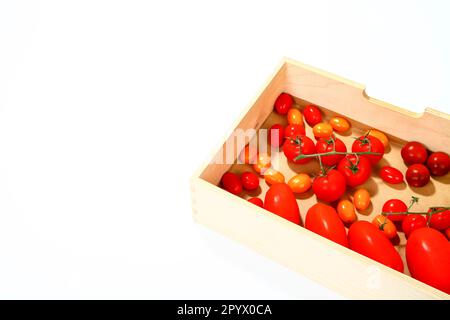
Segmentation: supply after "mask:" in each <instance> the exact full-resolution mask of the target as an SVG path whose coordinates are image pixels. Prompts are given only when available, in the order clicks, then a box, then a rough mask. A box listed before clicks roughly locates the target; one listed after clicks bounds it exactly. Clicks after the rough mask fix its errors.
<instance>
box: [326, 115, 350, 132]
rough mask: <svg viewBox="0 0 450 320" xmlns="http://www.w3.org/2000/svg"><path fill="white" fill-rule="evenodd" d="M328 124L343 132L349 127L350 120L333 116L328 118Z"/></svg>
mask: <svg viewBox="0 0 450 320" xmlns="http://www.w3.org/2000/svg"><path fill="white" fill-rule="evenodd" d="M330 125H331V126H332V127H333V129H334V130H336V131H337V132H345V131H347V130H348V129H350V122H348V121H347V119H345V118H342V117H333V118H331V119H330Z"/></svg>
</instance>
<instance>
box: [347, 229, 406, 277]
mask: <svg viewBox="0 0 450 320" xmlns="http://www.w3.org/2000/svg"><path fill="white" fill-rule="evenodd" d="M348 243H349V245H350V249H352V250H353V251H356V252H358V253H360V254H362V255H364V256H366V257H368V258H371V259H373V260H375V261H378V262H379V263H382V264H384V265H386V266H388V267H390V268H392V269H394V270H397V271H399V272H403V261H402V258H401V257H400V254H399V253H398V252H397V250H396V249H395V247H394V246H393V245H392V243H391V242H390V241H389V240H388V238H387V237H385V235H384V234H383V232H381V231H380V230H378V228H377V227H375V226H374V225H373V224H372V223H370V222H368V221H356V222H354V223H353V224H352V225H351V227H350V229H349V230H348Z"/></svg>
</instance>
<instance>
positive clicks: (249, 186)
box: [241, 172, 259, 191]
mask: <svg viewBox="0 0 450 320" xmlns="http://www.w3.org/2000/svg"><path fill="white" fill-rule="evenodd" d="M241 183H242V187H244V189H245V190H247V191H252V190H256V189H258V187H259V178H258V176H257V175H256V174H254V173H253V172H244V173H242V174H241Z"/></svg>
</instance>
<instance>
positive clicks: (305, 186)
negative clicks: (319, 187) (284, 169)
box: [288, 173, 311, 193]
mask: <svg viewBox="0 0 450 320" xmlns="http://www.w3.org/2000/svg"><path fill="white" fill-rule="evenodd" d="M288 186H289V188H291V190H292V192H294V193H303V192H306V191H308V190H309V188H311V177H310V176H309V175H307V174H306V173H299V174H297V175H295V176H293V177H292V178H291V179H289V181H288Z"/></svg>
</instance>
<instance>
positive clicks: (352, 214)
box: [221, 93, 450, 294]
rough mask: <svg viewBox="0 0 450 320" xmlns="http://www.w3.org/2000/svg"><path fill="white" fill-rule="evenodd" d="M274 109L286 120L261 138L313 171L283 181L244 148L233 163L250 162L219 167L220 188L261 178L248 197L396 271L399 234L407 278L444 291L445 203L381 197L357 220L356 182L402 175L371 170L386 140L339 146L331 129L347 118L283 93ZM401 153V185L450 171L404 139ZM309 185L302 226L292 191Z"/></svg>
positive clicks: (369, 136)
mask: <svg viewBox="0 0 450 320" xmlns="http://www.w3.org/2000/svg"><path fill="white" fill-rule="evenodd" d="M274 111H275V112H277V113H278V114H280V115H285V116H286V117H287V123H288V124H287V126H283V125H281V124H274V125H273V126H272V127H271V128H270V129H269V133H268V140H269V143H270V144H271V145H272V146H273V147H277V148H280V149H281V150H282V154H284V156H285V157H286V158H287V160H288V162H290V163H295V164H300V165H302V164H306V163H308V162H310V161H318V163H319V165H320V169H319V172H317V173H315V174H314V176H310V175H309V174H307V173H298V174H295V175H294V176H293V177H291V178H290V179H289V180H288V181H286V180H285V177H284V175H283V173H281V172H279V171H277V170H275V168H274V167H273V166H272V164H271V158H270V156H269V155H268V154H266V153H263V154H261V153H258V152H257V151H256V150H254V149H252V148H251V146H250V145H247V146H246V147H245V149H244V150H243V151H242V152H241V154H240V155H239V160H240V163H245V164H252V166H253V171H247V172H244V173H242V174H240V175H237V174H235V173H232V172H226V173H225V174H224V175H223V176H222V179H221V186H222V187H223V188H224V189H225V190H227V191H229V192H231V193H233V194H235V195H240V194H241V193H242V192H243V190H246V191H249V192H252V191H253V190H256V189H258V187H259V183H260V177H263V178H264V180H265V182H266V183H267V184H268V185H269V186H270V187H269V189H268V190H267V192H266V194H265V196H264V200H263V199H261V198H257V197H252V198H249V199H248V201H249V202H251V203H253V204H255V205H257V206H260V207H262V208H264V209H266V210H268V211H270V212H272V213H274V214H276V215H278V216H280V217H283V218H285V219H287V220H289V221H290V222H292V223H295V224H297V225H299V226H304V227H305V228H306V229H308V230H310V231H312V232H315V233H317V234H319V235H321V236H323V237H325V238H327V239H329V240H331V241H334V242H336V243H338V244H340V245H342V246H344V247H347V248H349V249H351V250H354V251H356V252H358V253H360V254H362V255H365V256H367V257H369V258H371V259H373V260H376V261H378V262H380V263H382V264H384V265H386V266H388V267H391V268H393V269H395V270H397V271H399V272H403V271H404V265H403V260H402V258H401V256H400V254H399V252H398V251H397V249H396V247H395V246H394V244H395V239H396V238H397V239H398V232H404V234H405V237H406V238H407V243H406V251H405V253H406V262H407V265H408V269H409V272H410V274H411V276H412V277H414V278H416V279H418V280H420V281H422V282H424V283H427V284H429V285H431V286H433V287H435V288H437V289H440V290H442V291H444V292H446V293H449V294H450V242H449V241H448V239H450V207H446V206H447V205H448V204H437V206H436V207H430V208H429V209H428V210H427V211H424V212H418V211H414V210H413V209H412V208H413V206H414V205H415V204H416V203H417V202H418V198H417V197H412V199H411V201H410V203H408V204H406V203H405V202H404V201H402V200H400V199H396V198H392V199H386V202H385V203H384V205H383V208H382V210H381V212H379V214H378V215H376V216H375V217H374V218H373V220H372V223H370V222H368V221H358V216H357V213H356V211H358V212H364V210H366V209H367V208H368V207H369V206H370V204H371V199H370V193H369V191H368V190H366V189H364V188H362V187H359V186H361V185H362V184H364V183H365V182H366V181H367V180H368V179H369V178H370V177H371V176H372V175H373V172H375V171H376V173H377V174H378V176H379V177H380V178H381V179H382V180H383V181H384V183H388V184H400V183H404V177H403V173H402V172H401V171H400V170H399V169H397V168H394V167H391V166H381V168H380V167H379V166H376V168H377V170H375V169H374V168H375V165H377V164H378V163H379V162H380V160H381V159H382V158H383V155H384V153H385V150H386V149H387V148H388V147H389V143H390V142H389V139H388V137H387V136H386V135H385V134H384V133H382V132H381V131H378V130H375V129H371V130H368V131H367V132H366V133H365V134H364V135H362V136H360V137H356V138H355V140H354V141H353V144H352V145H351V147H350V148H348V149H347V146H346V145H345V143H344V142H343V141H342V140H340V139H339V138H338V137H336V134H335V133H345V132H347V131H348V130H349V129H350V122H349V121H348V120H347V119H345V118H344V117H340V116H334V117H332V118H331V119H329V120H328V121H325V120H324V119H323V116H322V112H321V110H320V109H319V108H318V107H317V106H314V105H307V106H305V107H304V108H302V110H300V109H299V108H298V107H297V106H295V105H294V100H293V98H292V96H290V95H289V94H287V93H282V94H280V95H279V96H278V98H277V99H276V101H275V105H274ZM304 120H305V121H306V123H307V125H309V126H310V127H311V128H312V132H313V135H314V139H315V140H316V142H314V141H313V140H312V139H311V138H310V137H307V136H306V133H305V132H306V130H305V124H304ZM399 156H400V155H399ZM401 157H402V158H403V161H404V162H405V164H406V165H407V166H408V168H407V170H406V173H405V178H406V182H407V183H408V185H409V186H410V187H412V188H423V187H425V186H426V185H427V184H428V183H429V181H430V175H433V176H436V177H439V176H444V175H446V174H448V172H449V170H450V157H449V155H448V154H447V153H445V152H440V151H438V152H429V151H428V150H427V149H426V147H425V146H424V145H423V144H421V143H420V142H416V141H413V142H408V143H406V144H405V145H404V146H403V148H402V149H401ZM310 189H312V192H313V193H314V195H315V196H316V198H317V200H318V201H317V203H316V204H314V205H313V206H312V207H310V208H309V209H308V211H307V214H306V218H305V221H304V223H303V221H302V218H301V215H300V210H299V207H298V203H297V200H296V194H301V193H305V192H307V191H309V190H310ZM346 191H352V196H350V197H346V196H345V195H344V194H345V193H346ZM447 238H448V239H447Z"/></svg>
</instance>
